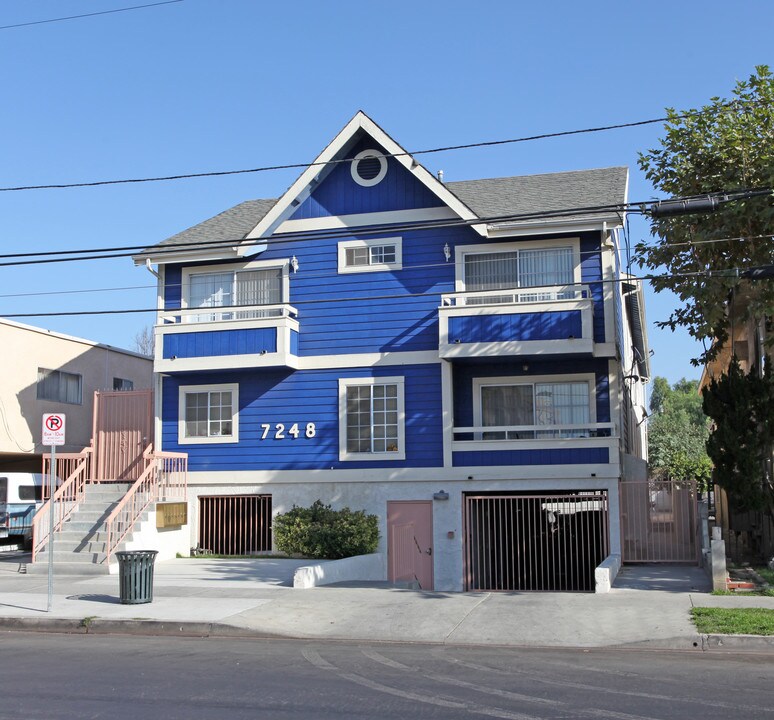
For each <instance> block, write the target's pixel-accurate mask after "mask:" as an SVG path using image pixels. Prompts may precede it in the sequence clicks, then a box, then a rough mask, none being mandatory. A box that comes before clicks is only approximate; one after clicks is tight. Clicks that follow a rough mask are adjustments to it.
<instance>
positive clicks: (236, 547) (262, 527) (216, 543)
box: [199, 495, 271, 555]
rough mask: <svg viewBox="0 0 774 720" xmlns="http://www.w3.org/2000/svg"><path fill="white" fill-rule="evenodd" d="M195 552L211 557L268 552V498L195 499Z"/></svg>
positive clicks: (228, 496)
mask: <svg viewBox="0 0 774 720" xmlns="http://www.w3.org/2000/svg"><path fill="white" fill-rule="evenodd" d="M199 549H200V550H201V552H203V553H208V554H209V553H212V554H215V555H252V554H254V553H258V552H268V551H270V550H271V495H210V496H200V497H199Z"/></svg>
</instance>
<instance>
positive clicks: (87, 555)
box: [35, 545, 105, 565]
mask: <svg viewBox="0 0 774 720" xmlns="http://www.w3.org/2000/svg"><path fill="white" fill-rule="evenodd" d="M104 560H105V553H104V552H68V551H66V550H64V551H60V550H59V549H58V548H57V546H56V545H54V565H58V564H59V563H78V564H79V565H89V564H93V563H100V562H103V561H104ZM47 564H48V553H47V552H45V551H44V552H40V553H38V554H37V555H35V565H47Z"/></svg>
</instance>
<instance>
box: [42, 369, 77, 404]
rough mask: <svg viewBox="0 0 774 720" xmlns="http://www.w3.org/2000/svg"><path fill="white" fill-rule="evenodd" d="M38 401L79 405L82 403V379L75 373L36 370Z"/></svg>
mask: <svg viewBox="0 0 774 720" xmlns="http://www.w3.org/2000/svg"><path fill="white" fill-rule="evenodd" d="M37 396H38V400H53V401H55V402H61V403H69V404H70V405H81V404H82V403H83V378H82V377H81V376H80V375H78V374H77V373H69V372H64V371H63V370H47V369H46V368H38V387H37Z"/></svg>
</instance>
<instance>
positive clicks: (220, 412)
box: [178, 384, 239, 444]
mask: <svg viewBox="0 0 774 720" xmlns="http://www.w3.org/2000/svg"><path fill="white" fill-rule="evenodd" d="M238 408H239V386H238V385H236V384H227V385H187V386H182V387H181V388H180V396H179V420H178V442H180V443H182V444H184V443H217V442H223V443H226V442H238V440H239V414H238Z"/></svg>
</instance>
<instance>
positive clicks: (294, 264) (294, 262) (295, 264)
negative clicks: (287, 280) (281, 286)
mask: <svg viewBox="0 0 774 720" xmlns="http://www.w3.org/2000/svg"><path fill="white" fill-rule="evenodd" d="M290 267H291V268H292V269H293V272H294V273H297V272H298V258H297V257H296V256H295V255H294V256H293V257H292V258H290Z"/></svg>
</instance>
